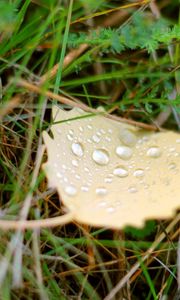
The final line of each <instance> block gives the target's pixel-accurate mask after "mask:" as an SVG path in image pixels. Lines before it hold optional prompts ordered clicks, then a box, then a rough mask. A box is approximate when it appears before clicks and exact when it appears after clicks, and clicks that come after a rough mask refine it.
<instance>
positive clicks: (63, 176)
mask: <svg viewBox="0 0 180 300" xmlns="http://www.w3.org/2000/svg"><path fill="white" fill-rule="evenodd" d="M53 121H54V123H55V124H53V125H52V126H51V128H50V129H51V133H52V136H53V138H51V137H50V135H49V134H48V133H47V132H44V133H43V137H44V142H45V145H46V147H47V154H48V161H47V162H46V163H45V164H44V165H43V169H44V171H45V173H46V175H47V178H48V182H49V186H50V187H54V188H56V189H57V191H58V193H59V195H60V198H61V199H62V202H63V204H64V206H65V207H67V209H68V210H69V211H71V212H73V214H72V215H73V220H76V221H78V222H82V223H86V224H89V225H93V226H105V227H110V228H122V227H124V226H126V225H131V226H137V227H140V226H143V223H144V221H145V220H147V219H154V218H157V219H161V218H169V217H172V215H173V214H174V213H175V211H176V209H178V208H179V207H180V187H179V175H180V171H179V168H180V135H179V134H178V133H175V132H171V131H165V132H158V133H152V132H148V131H144V130H142V129H139V128H137V127H134V126H130V125H127V124H124V123H121V122H117V121H114V120H110V119H107V118H105V117H103V116H101V115H94V116H88V115H87V113H86V112H84V111H82V110H80V109H78V108H74V109H72V110H71V111H64V110H61V109H59V108H58V107H56V106H54V107H53Z"/></svg>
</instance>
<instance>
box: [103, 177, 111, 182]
mask: <svg viewBox="0 0 180 300" xmlns="http://www.w3.org/2000/svg"><path fill="white" fill-rule="evenodd" d="M112 181H113V180H112V178H110V177H106V178H105V179H104V182H105V183H111V182H112Z"/></svg>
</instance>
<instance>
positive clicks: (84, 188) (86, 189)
mask: <svg viewBox="0 0 180 300" xmlns="http://www.w3.org/2000/svg"><path fill="white" fill-rule="evenodd" d="M81 191H82V192H88V191H89V188H88V186H85V185H84V186H82V187H81Z"/></svg>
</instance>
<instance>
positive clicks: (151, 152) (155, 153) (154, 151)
mask: <svg viewBox="0 0 180 300" xmlns="http://www.w3.org/2000/svg"><path fill="white" fill-rule="evenodd" d="M160 155H161V150H160V149H159V147H151V148H149V149H148V150H147V156H149V157H152V158H157V157H159V156H160Z"/></svg>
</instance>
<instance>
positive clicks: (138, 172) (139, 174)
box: [133, 169, 144, 177]
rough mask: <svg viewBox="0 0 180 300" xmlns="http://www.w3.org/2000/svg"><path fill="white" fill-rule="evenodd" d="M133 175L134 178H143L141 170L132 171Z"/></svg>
mask: <svg viewBox="0 0 180 300" xmlns="http://www.w3.org/2000/svg"><path fill="white" fill-rule="evenodd" d="M133 175H134V176H135V177H143V176H144V170H143V169H137V170H135V171H134V173H133Z"/></svg>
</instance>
